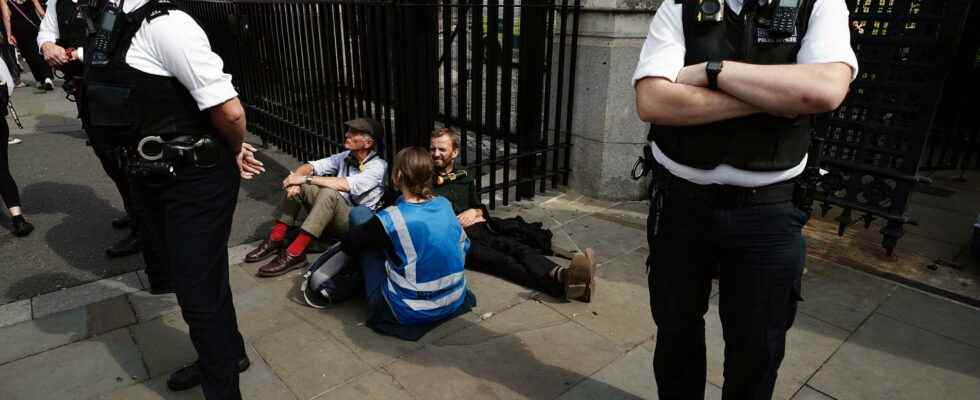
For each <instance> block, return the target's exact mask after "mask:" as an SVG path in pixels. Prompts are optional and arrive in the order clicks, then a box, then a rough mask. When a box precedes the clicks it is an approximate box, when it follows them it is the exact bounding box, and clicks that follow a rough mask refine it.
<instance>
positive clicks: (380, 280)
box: [349, 206, 388, 313]
mask: <svg viewBox="0 0 980 400" xmlns="http://www.w3.org/2000/svg"><path fill="white" fill-rule="evenodd" d="M373 217H374V213H373V212H371V210H370V209H369V208H367V207H362V206H358V207H354V208H352V209H351V211H350V218H349V219H350V228H354V227H355V226H357V225H360V224H364V223H367V222H368V221H370V220H371V218H373ZM356 263H357V266H358V267H359V268H361V273H362V275H363V277H364V295H365V297H366V298H367V303H368V310H371V313H375V312H378V311H377V310H381V309H383V308H381V307H388V303H387V302H386V301H385V299H384V292H383V291H384V285H385V282H387V281H388V276H387V272H386V271H385V255H384V252H383V251H382V250H381V249H375V250H370V251H366V252H364V253H361V254H360V255H359V256H358V257H357V259H356Z"/></svg>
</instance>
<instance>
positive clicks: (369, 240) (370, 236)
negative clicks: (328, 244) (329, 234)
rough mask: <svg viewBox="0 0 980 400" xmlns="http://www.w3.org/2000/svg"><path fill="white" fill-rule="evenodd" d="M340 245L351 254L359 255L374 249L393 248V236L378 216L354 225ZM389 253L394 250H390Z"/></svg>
mask: <svg viewBox="0 0 980 400" xmlns="http://www.w3.org/2000/svg"><path fill="white" fill-rule="evenodd" d="M340 246H341V248H342V249H343V250H344V252H345V253H347V254H349V255H357V254H360V253H362V252H364V251H367V250H372V249H385V250H391V249H393V245H392V244H391V238H390V237H389V236H388V233H387V232H385V228H384V225H382V224H381V220H380V219H378V217H377V216H375V217H372V218H371V219H369V220H368V221H367V222H365V223H363V224H360V225H357V226H354V227H352V228H351V229H350V230H349V231H348V232H347V234H346V235H344V238H343V239H341V240H340ZM389 253H393V252H391V251H389Z"/></svg>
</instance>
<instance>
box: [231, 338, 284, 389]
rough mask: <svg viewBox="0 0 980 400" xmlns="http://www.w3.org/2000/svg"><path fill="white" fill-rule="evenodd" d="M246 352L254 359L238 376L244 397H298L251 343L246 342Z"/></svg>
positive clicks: (250, 358)
mask: <svg viewBox="0 0 980 400" xmlns="http://www.w3.org/2000/svg"><path fill="white" fill-rule="evenodd" d="M245 353H246V354H247V355H248V358H249V360H251V361H252V365H251V366H250V367H249V368H248V370H246V371H245V372H242V373H241V375H239V377H238V378H239V386H240V387H241V391H242V398H244V399H247V400H267V399H270V400H271V399H275V400H290V399H296V395H295V394H293V392H291V391H290V390H289V388H288V387H286V383H285V382H283V381H282V379H279V377H278V376H276V373H275V372H273V371H272V368H269V364H267V363H266V362H265V359H263V358H262V355H260V354H259V352H258V351H256V350H255V347H253V346H252V344H251V343H248V342H246V343H245Z"/></svg>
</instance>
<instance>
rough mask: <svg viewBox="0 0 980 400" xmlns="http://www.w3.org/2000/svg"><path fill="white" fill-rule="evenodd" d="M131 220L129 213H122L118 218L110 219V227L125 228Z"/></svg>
mask: <svg viewBox="0 0 980 400" xmlns="http://www.w3.org/2000/svg"><path fill="white" fill-rule="evenodd" d="M132 222H133V220H132V219H130V218H129V215H123V216H121V217H119V218H116V219H114V220H112V227H113V228H115V229H125V228H128V227H129V224H131V223H132Z"/></svg>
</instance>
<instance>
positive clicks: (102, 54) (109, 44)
mask: <svg viewBox="0 0 980 400" xmlns="http://www.w3.org/2000/svg"><path fill="white" fill-rule="evenodd" d="M122 4H123V2H122V1H120V2H119V5H113V4H111V3H109V4H106V6H105V9H104V11H103V12H102V15H101V16H100V17H99V26H98V29H96V30H95V37H94V38H93V42H92V43H93V44H92V46H91V47H92V49H91V50H89V49H85V52H86V53H89V54H91V56H90V57H91V61H90V63H91V65H96V66H102V65H107V64H109V57H110V56H111V55H112V50H113V48H114V47H115V45H116V43H115V42H116V40H115V39H116V36H117V33H118V31H119V27H120V26H121V22H122V19H123V12H122Z"/></svg>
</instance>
